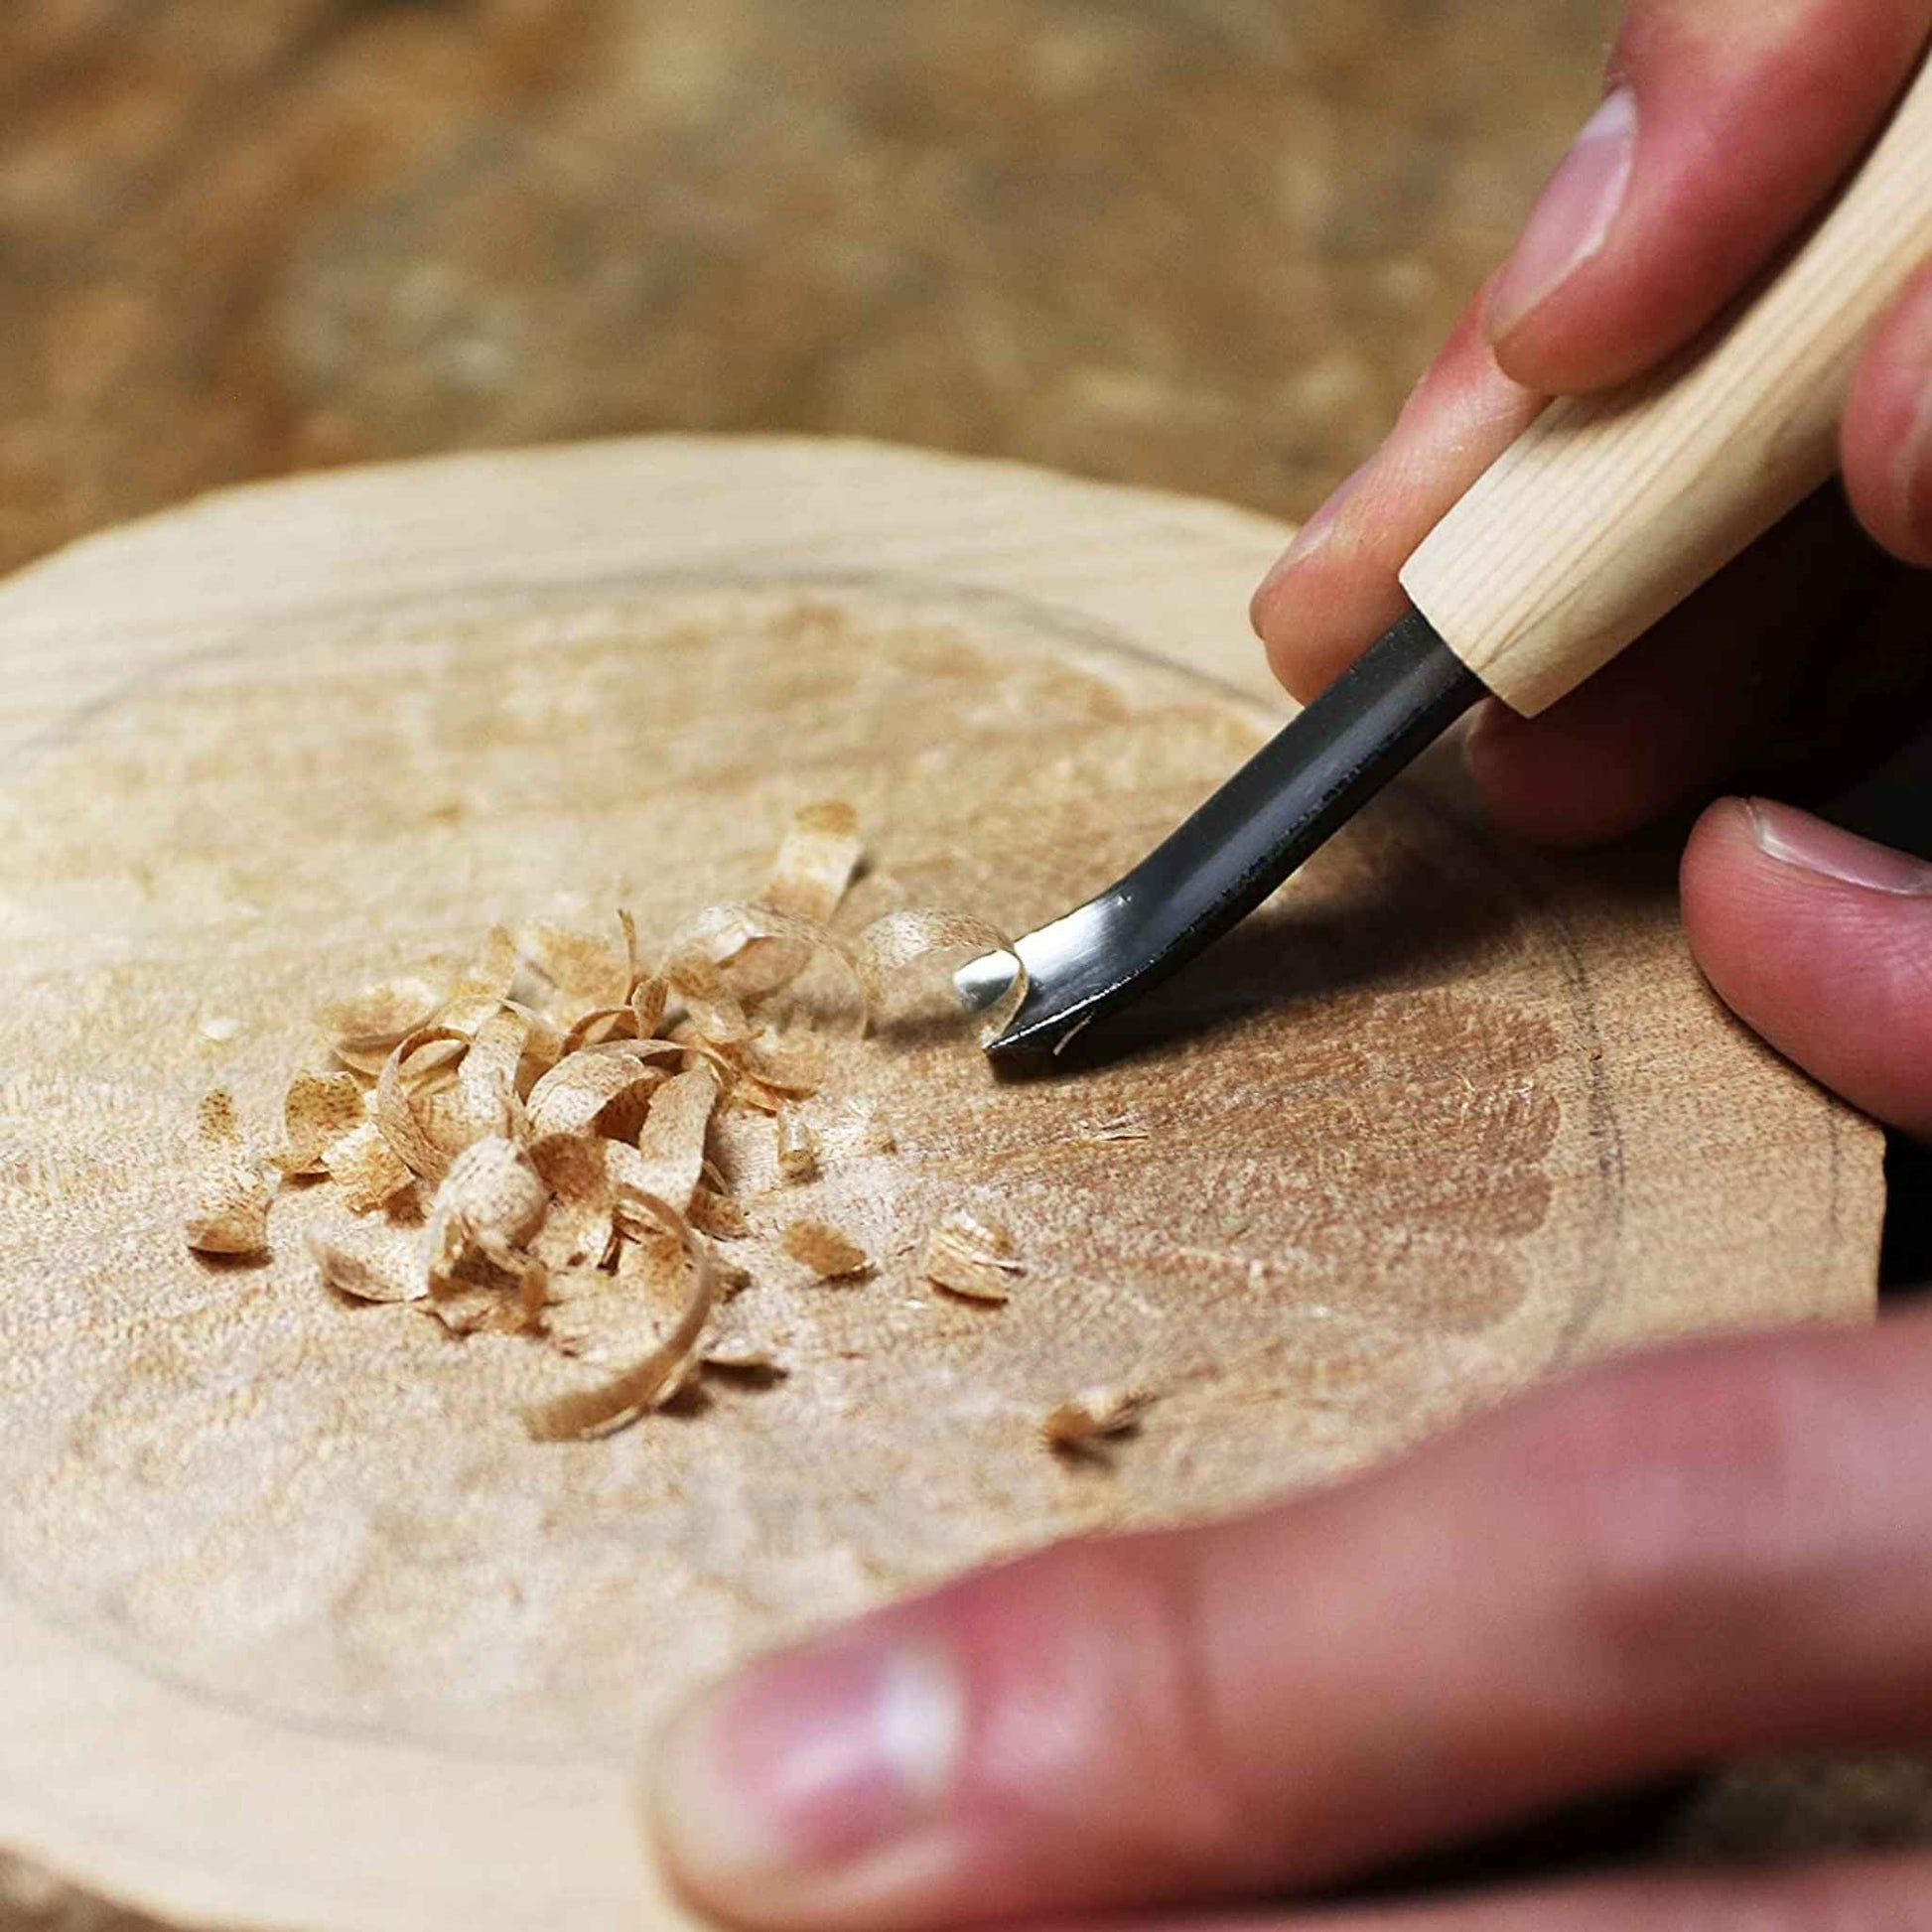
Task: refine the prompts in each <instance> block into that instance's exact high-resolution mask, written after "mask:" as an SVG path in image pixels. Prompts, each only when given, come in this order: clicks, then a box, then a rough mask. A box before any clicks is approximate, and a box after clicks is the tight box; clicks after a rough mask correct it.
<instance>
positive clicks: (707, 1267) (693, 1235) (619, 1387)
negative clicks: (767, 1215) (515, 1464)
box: [525, 1194, 718, 1443]
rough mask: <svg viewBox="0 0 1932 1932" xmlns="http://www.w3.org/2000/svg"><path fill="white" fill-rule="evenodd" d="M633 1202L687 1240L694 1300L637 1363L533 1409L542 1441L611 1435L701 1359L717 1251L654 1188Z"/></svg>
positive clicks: (670, 1390)
mask: <svg viewBox="0 0 1932 1932" xmlns="http://www.w3.org/2000/svg"><path fill="white" fill-rule="evenodd" d="M632 1204H633V1205H634V1206H637V1207H640V1208H642V1209H643V1210H645V1211H646V1212H648V1213H650V1214H652V1215H654V1216H655V1217H656V1219H657V1220H658V1221H659V1223H660V1224H661V1225H662V1226H664V1227H665V1228H667V1229H668V1230H669V1231H670V1232H671V1233H672V1234H674V1235H675V1236H676V1237H677V1239H678V1240H679V1242H680V1243H681V1244H682V1246H683V1249H684V1255H685V1259H686V1261H687V1262H688V1263H689V1265H690V1271H691V1295H690V1301H689V1302H688V1304H687V1305H686V1308H685V1311H684V1314H683V1316H682V1318H681V1319H680V1320H679V1322H678V1324H677V1326H676V1327H674V1328H673V1329H672V1330H671V1332H670V1334H669V1335H667V1336H666V1337H665V1339H664V1340H663V1341H662V1342H661V1343H660V1344H659V1345H658V1346H657V1347H656V1348H654V1349H652V1351H651V1352H650V1353H649V1354H648V1355H646V1356H645V1357H644V1359H643V1360H642V1361H641V1362H639V1363H638V1364H637V1365H636V1367H635V1368H633V1369H630V1370H628V1371H627V1372H626V1373H624V1374H622V1375H621V1376H619V1377H618V1378H617V1380H616V1381H613V1382H607V1383H605V1384H604V1385H603V1386H602V1387H601V1388H596V1389H588V1390H585V1391H583V1392H582V1393H579V1394H575V1395H567V1396H561V1397H559V1398H558V1399H557V1400H555V1401H553V1402H547V1403H544V1404H543V1405H542V1406H541V1407H539V1408H536V1409H532V1410H530V1411H528V1412H527V1415H526V1419H525V1420H526V1423H527V1426H528V1428H529V1431H530V1434H531V1435H532V1436H533V1437H535V1438H536V1440H537V1441H538V1442H541V1443H571V1442H584V1441H586V1440H589V1439H592V1438H595V1437H599V1436H608V1435H611V1434H613V1433H614V1432H615V1431H617V1430H620V1429H622V1428H624V1427H625V1426H626V1425H627V1424H629V1423H633V1422H635V1421H636V1420H637V1419H638V1418H639V1417H640V1416H645V1415H648V1414H649V1413H650V1412H651V1411H652V1410H653V1409H657V1408H661V1407H662V1406H663V1404H664V1403H665V1402H667V1401H668V1400H669V1399H670V1398H671V1397H672V1396H673V1395H674V1394H676V1392H677V1390H678V1388H679V1387H680V1386H681V1385H682V1383H683V1381H684V1378H685V1376H686V1374H687V1373H689V1371H690V1370H691V1369H692V1367H693V1366H694V1365H695V1361H696V1357H697V1354H698V1348H699V1343H700V1341H701V1340H702V1338H703V1336H704V1331H705V1325H706V1323H708V1322H709V1321H710V1319H711V1311H712V1309H713V1308H714V1307H715V1306H716V1304H717V1299H718V1277H717V1271H716V1270H715V1269H714V1268H713V1267H712V1264H711V1251H710V1250H709V1249H708V1248H707V1247H706V1246H705V1244H704V1243H703V1241H701V1240H700V1239H699V1237H698V1234H697V1232H696V1230H695V1229H694V1228H693V1227H692V1226H691V1224H690V1222H689V1221H687V1220H686V1219H685V1218H684V1216H683V1215H682V1214H680V1213H679V1212H678V1211H677V1209H676V1208H675V1207H673V1206H672V1205H671V1203H670V1202H669V1201H667V1200H662V1199H659V1198H658V1197H657V1196H656V1195H654V1194H636V1195H633V1197H632Z"/></svg>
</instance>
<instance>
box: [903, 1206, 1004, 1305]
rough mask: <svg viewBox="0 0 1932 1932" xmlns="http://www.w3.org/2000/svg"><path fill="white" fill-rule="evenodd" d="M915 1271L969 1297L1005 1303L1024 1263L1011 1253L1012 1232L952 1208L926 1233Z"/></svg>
mask: <svg viewBox="0 0 1932 1932" xmlns="http://www.w3.org/2000/svg"><path fill="white" fill-rule="evenodd" d="M919 1273H920V1274H921V1275H923V1276H924V1277H925V1278H926V1280H927V1281H929V1282H931V1283H932V1284H933V1286H934V1287H936V1288H943V1289H945V1290H946V1291H947V1292H948V1293H949V1294H952V1295H959V1296H963V1297H964V1298H965V1299H966V1300H967V1301H969V1302H1006V1301H1010V1300H1011V1299H1012V1295H1013V1278H1014V1277H1015V1276H1016V1275H1022V1274H1025V1273H1026V1265H1025V1263H1023V1262H1021V1261H1018V1260H1016V1259H1015V1258H1014V1245H1013V1236H1012V1234H1011V1233H1010V1232H1009V1231H1008V1230H1007V1229H1006V1228H1005V1227H1003V1226H1002V1225H1001V1224H1000V1223H999V1222H997V1221H986V1220H982V1219H981V1218H980V1217H979V1216H978V1215H977V1214H972V1213H969V1212H967V1211H966V1210H965V1209H964V1208H956V1209H955V1210H954V1211H953V1212H952V1213H950V1214H948V1215H947V1216H946V1217H945V1218H944V1219H943V1220H942V1221H940V1223H939V1225H938V1226H937V1227H935V1228H934V1229H933V1230H932V1232H931V1233H930V1234H928V1235H927V1236H926V1240H925V1248H924V1250H923V1252H922V1253H921V1255H920V1257H919Z"/></svg>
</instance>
